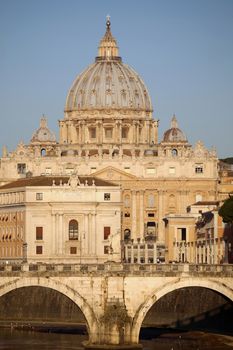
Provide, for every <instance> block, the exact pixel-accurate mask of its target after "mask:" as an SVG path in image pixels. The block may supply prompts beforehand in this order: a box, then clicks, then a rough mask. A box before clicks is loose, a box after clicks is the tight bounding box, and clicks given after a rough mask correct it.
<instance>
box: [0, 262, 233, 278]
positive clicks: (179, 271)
mask: <svg viewBox="0 0 233 350" xmlns="http://www.w3.org/2000/svg"><path fill="white" fill-rule="evenodd" d="M22 274H27V275H32V276H33V275H43V276H44V275H46V276H64V275H67V276H77V275H78V276H90V275H100V276H102V275H112V276H114V275H115V276H148V277H150V276H167V277H168V276H172V277H174V276H184V275H187V276H192V275H194V276H197V275H198V276H201V275H204V276H209V277H215V276H218V275H220V276H221V277H233V265H232V264H221V265H209V264H143V265H142V264H122V263H115V262H108V263H105V264H85V265H84V264H25V263H24V264H2V265H0V277H1V276H18V275H22Z"/></svg>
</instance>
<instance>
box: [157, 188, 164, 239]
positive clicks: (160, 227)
mask: <svg viewBox="0 0 233 350" xmlns="http://www.w3.org/2000/svg"><path fill="white" fill-rule="evenodd" d="M158 194H159V206H158V240H159V241H163V240H164V239H165V232H164V227H163V217H164V195H165V191H163V190H159V191H158Z"/></svg>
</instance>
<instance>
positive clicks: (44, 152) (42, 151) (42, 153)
mask: <svg viewBox="0 0 233 350" xmlns="http://www.w3.org/2000/svg"><path fill="white" fill-rule="evenodd" d="M40 154H41V157H45V156H46V149H44V148H42V150H41V151H40Z"/></svg>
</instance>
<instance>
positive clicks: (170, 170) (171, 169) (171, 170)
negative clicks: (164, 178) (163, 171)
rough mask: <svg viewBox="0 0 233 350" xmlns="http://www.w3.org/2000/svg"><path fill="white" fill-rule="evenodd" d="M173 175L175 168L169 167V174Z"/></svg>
mask: <svg viewBox="0 0 233 350" xmlns="http://www.w3.org/2000/svg"><path fill="white" fill-rule="evenodd" d="M175 173H176V168H175V167H173V166H171V167H170V168H169V174H175Z"/></svg>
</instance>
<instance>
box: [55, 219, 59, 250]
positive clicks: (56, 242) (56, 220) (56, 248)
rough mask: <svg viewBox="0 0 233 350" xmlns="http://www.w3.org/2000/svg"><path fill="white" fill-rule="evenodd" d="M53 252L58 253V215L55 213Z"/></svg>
mask: <svg viewBox="0 0 233 350" xmlns="http://www.w3.org/2000/svg"><path fill="white" fill-rule="evenodd" d="M55 253H56V254H59V215H58V213H56V214H55Z"/></svg>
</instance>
